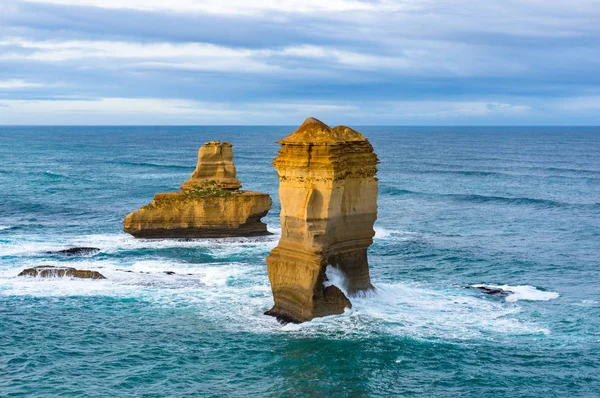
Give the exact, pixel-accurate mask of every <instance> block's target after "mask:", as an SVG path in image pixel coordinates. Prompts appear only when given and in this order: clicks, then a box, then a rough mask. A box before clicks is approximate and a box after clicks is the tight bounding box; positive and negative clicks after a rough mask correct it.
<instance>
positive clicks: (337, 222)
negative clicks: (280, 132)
mask: <svg viewBox="0 0 600 398" xmlns="http://www.w3.org/2000/svg"><path fill="white" fill-rule="evenodd" d="M279 144H281V149H280V151H279V154H278V156H277V158H276V159H275V160H274V161H273V165H274V166H275V168H276V169H277V173H278V175H279V197H280V200H281V239H280V240H279V244H278V245H277V247H276V248H274V249H273V250H272V251H271V254H270V255H269V256H268V257H267V270H268V273H269V280H270V282H271V289H272V291H273V299H274V302H275V305H274V306H273V308H272V309H271V310H269V311H267V312H266V314H267V315H273V316H275V317H277V318H278V319H280V320H282V321H286V322H303V321H309V320H311V319H313V318H314V317H319V316H325V315H330V314H339V313H342V312H343V311H344V308H346V307H350V306H351V304H350V300H349V299H348V298H347V297H346V296H345V295H344V293H343V292H342V291H341V290H340V289H339V288H338V287H336V286H334V285H331V286H327V287H325V285H324V282H326V278H327V277H326V274H325V271H326V269H327V267H328V266H331V267H337V268H338V269H339V270H340V271H342V273H343V274H344V275H345V278H346V282H345V285H344V290H346V291H347V292H348V293H349V294H350V295H354V294H356V293H359V292H361V291H366V290H369V289H372V285H371V281H370V277H369V264H368V261H367V248H368V247H369V245H371V243H372V242H373V236H374V235H375V232H374V230H373V224H374V223H375V220H376V219H377V194H378V185H377V179H376V178H375V174H376V172H377V163H378V159H377V156H376V155H375V153H374V152H373V147H372V146H371V144H370V143H369V141H368V140H367V139H366V138H364V137H363V136H362V135H361V134H360V133H359V132H358V131H355V130H352V129H351V128H349V127H345V126H337V127H334V128H330V127H329V126H327V125H326V124H324V123H323V122H321V121H319V120H317V119H313V118H309V119H306V121H305V122H304V123H303V124H302V126H300V127H299V128H298V129H297V130H296V131H294V132H293V133H292V134H291V135H289V136H288V137H286V138H284V139H283V140H281V141H279Z"/></svg>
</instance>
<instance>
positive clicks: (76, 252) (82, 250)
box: [46, 247, 100, 256]
mask: <svg viewBox="0 0 600 398" xmlns="http://www.w3.org/2000/svg"><path fill="white" fill-rule="evenodd" d="M99 251H100V249H98V248H97V247H72V248H70V249H65V250H57V251H48V252H46V254H62V255H64V256H90V255H93V254H96V253H98V252H99Z"/></svg>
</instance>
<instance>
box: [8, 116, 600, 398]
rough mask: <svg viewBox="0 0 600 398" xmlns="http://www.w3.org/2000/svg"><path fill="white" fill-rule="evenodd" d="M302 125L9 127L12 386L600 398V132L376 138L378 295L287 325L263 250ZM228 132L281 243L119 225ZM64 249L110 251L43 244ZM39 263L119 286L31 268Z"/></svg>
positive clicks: (83, 391)
mask: <svg viewBox="0 0 600 398" xmlns="http://www.w3.org/2000/svg"><path fill="white" fill-rule="evenodd" d="M291 130H292V128H287V127H101V128H98V127H19V128H9V127H0V187H1V189H2V192H1V194H0V396H76V397H81V396H113V397H128V396H144V397H155V396H156V397H157V396H210V397H247V396H261V397H262V396H265V397H280V396H290V397H292V396H293V397H297V396H317V397H320V396H330V397H372V396H382V397H383V396H399V395H404V396H426V397H446V396H482V395H484V394H485V395H487V396H497V397H505V396H507V397H508V396H510V397H521V396H523V397H567V396H569V397H596V396H600V129H598V128H425V127H423V128H409V127H363V128H360V130H361V131H362V132H363V133H364V134H365V135H366V136H367V137H368V138H369V139H370V140H371V142H372V143H373V145H374V146H375V150H376V152H377V153H378V155H379V158H380V160H381V164H380V168H379V173H378V176H379V179H380V197H379V218H378V221H377V223H376V237H375V242H374V244H373V246H372V247H371V248H370V250H369V256H370V264H371V275H372V281H373V284H374V285H375V286H376V288H377V290H376V292H375V293H374V294H371V295H369V296H367V297H363V298H355V299H353V303H354V307H353V309H352V310H347V311H346V313H344V314H343V315H339V316H332V317H327V318H322V319H318V320H315V321H313V322H310V323H306V324H301V325H292V324H289V325H285V326H283V325H280V324H278V323H277V322H276V321H275V320H274V319H273V318H270V317H266V316H263V315H262V313H263V312H264V311H265V310H267V309H269V308H270V306H271V304H272V301H271V293H270V287H269V283H268V279H267V274H266V267H265V262H264V258H265V256H266V255H267V254H268V252H269V250H270V249H271V248H273V247H274V246H275V245H276V244H277V239H278V234H279V233H280V229H279V221H278V213H279V203H278V199H277V175H276V173H275V170H274V169H273V167H272V166H271V160H272V159H273V157H274V156H275V155H276V153H277V150H278V145H277V144H275V141H276V140H277V139H279V138H281V137H283V136H285V135H287V134H289V133H290V132H291ZM213 139H221V140H229V141H230V142H232V143H233V144H234V151H235V155H236V158H235V160H236V164H237V169H238V176H239V178H240V179H241V180H242V183H243V184H244V187H245V188H246V189H253V190H259V191H264V192H268V193H270V194H271V195H272V197H273V199H274V207H273V209H272V211H271V212H270V213H269V215H268V216H267V217H266V221H267V222H268V223H269V228H270V229H271V231H273V232H274V235H272V236H270V237H262V238H252V239H241V238H237V239H220V240H204V241H177V240H175V241H170V240H159V241H146V240H135V239H133V238H131V237H129V236H128V235H126V234H124V233H123V232H122V231H121V227H122V224H121V221H122V219H123V217H124V216H125V215H126V214H127V213H128V212H130V211H132V210H134V209H136V208H138V207H140V206H142V205H144V204H146V203H148V202H149V201H150V200H151V199H152V196H153V194H154V193H156V192H161V191H169V190H176V189H177V187H178V186H179V185H180V184H181V183H182V182H183V181H184V180H185V179H187V178H188V177H189V175H190V174H191V172H192V171H193V168H194V165H195V163H196V155H197V150H198V148H199V146H200V145H202V144H203V143H204V142H205V141H209V140H213ZM70 246H94V247H98V248H101V249H102V250H101V252H100V253H98V254H96V255H93V256H87V257H61V256H56V255H49V254H45V252H46V251H49V250H60V249H64V248H66V247H70ZM42 264H48V265H69V266H73V267H77V268H84V269H95V270H99V271H100V272H102V273H103V274H104V275H105V276H106V277H107V278H108V279H107V280H105V281H82V280H80V281H76V280H45V281H40V280H31V279H23V278H16V275H17V274H18V273H19V271H20V270H22V269H23V268H25V267H30V266H36V265H42ZM125 271H133V272H125ZM163 271H174V272H176V274H175V275H166V274H164V273H163ZM472 284H486V285H500V286H504V285H507V286H508V287H507V288H509V289H512V290H513V291H515V293H514V294H512V295H509V296H508V297H506V298H501V297H491V296H486V295H484V294H482V293H481V292H479V291H477V290H472V289H465V288H464V287H465V286H467V285H472Z"/></svg>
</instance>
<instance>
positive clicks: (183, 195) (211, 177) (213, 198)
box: [123, 141, 271, 238]
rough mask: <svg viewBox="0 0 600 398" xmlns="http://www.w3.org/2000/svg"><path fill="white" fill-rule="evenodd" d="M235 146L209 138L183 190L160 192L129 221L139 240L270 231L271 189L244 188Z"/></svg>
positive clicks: (126, 224) (129, 228) (127, 228)
mask: <svg viewBox="0 0 600 398" xmlns="http://www.w3.org/2000/svg"><path fill="white" fill-rule="evenodd" d="M240 187H241V183H240V181H239V180H238V179H237V178H236V170H235V165H234V163H233V151H232V149H231V144H229V143H227V142H223V143H221V142H219V141H211V142H207V143H206V144H204V146H202V148H200V151H199V152H198V164H197V166H196V170H195V171H194V173H193V174H192V177H191V178H190V179H189V180H187V181H186V182H185V183H184V184H183V185H182V186H181V192H168V193H158V194H156V195H155V196H154V200H153V201H152V203H150V204H148V205H146V206H144V207H142V208H141V209H139V210H136V211H134V212H132V213H130V214H129V215H127V217H125V220H124V221H123V226H124V230H125V232H127V233H129V234H131V235H133V236H135V237H136V238H220V237H232V236H256V235H268V234H269V232H268V231H267V225H266V224H264V223H263V222H261V221H260V220H261V218H263V217H264V216H265V215H266V214H267V212H268V211H269V210H270V209H271V197H270V196H269V195H268V194H266V193H261V192H252V191H241V190H240V189H239V188H240Z"/></svg>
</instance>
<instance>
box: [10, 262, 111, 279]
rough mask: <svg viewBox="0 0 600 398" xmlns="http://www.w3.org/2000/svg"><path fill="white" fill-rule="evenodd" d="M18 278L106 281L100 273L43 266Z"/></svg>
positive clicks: (24, 271)
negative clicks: (65, 278)
mask: <svg viewBox="0 0 600 398" xmlns="http://www.w3.org/2000/svg"><path fill="white" fill-rule="evenodd" d="M17 276H32V277H34V278H64V277H67V278H82V279H106V278H105V277H104V275H102V274H101V273H100V272H98V271H90V270H80V269H75V268H71V267H53V266H51V265H41V266H39V267H33V268H27V269H25V270H23V271H21V273H20V274H19V275H17Z"/></svg>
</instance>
